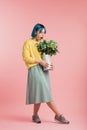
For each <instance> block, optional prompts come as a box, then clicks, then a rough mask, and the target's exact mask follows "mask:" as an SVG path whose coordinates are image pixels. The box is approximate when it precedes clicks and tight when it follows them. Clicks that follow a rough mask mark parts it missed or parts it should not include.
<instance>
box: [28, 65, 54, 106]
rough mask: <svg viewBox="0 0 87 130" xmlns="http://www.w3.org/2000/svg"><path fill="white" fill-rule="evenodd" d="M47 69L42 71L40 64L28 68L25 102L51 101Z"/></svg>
mask: <svg viewBox="0 0 87 130" xmlns="http://www.w3.org/2000/svg"><path fill="white" fill-rule="evenodd" d="M51 101H52V96H51V87H50V78H49V71H46V72H44V71H43V70H42V67H41V66H40V65H36V66H33V67H31V68H30V69H28V79H27V89H26V104H36V103H42V102H51Z"/></svg>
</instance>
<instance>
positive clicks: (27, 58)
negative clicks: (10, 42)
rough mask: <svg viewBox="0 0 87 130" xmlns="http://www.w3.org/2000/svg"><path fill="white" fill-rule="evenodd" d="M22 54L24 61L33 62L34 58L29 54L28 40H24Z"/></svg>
mask: <svg viewBox="0 0 87 130" xmlns="http://www.w3.org/2000/svg"><path fill="white" fill-rule="evenodd" d="M22 56H23V60H24V61H25V62H26V63H30V64H32V63H35V59H34V58H32V57H31V56H30V48H29V44H28V42H25V43H24V45H23V50H22Z"/></svg>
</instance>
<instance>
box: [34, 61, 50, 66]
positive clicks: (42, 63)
mask: <svg viewBox="0 0 87 130" xmlns="http://www.w3.org/2000/svg"><path fill="white" fill-rule="evenodd" d="M36 63H39V64H40V65H42V66H43V67H48V63H47V62H46V61H44V60H36Z"/></svg>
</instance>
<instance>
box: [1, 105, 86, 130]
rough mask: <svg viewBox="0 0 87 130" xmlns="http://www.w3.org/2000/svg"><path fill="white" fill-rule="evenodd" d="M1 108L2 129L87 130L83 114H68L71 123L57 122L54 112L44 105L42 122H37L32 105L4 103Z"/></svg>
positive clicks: (41, 116) (41, 113) (40, 113)
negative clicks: (33, 119)
mask: <svg viewBox="0 0 87 130" xmlns="http://www.w3.org/2000/svg"><path fill="white" fill-rule="evenodd" d="M42 106H44V104H42ZM0 109H1V111H0V130H36V129H38V130H51V129H52V130H87V124H86V118H85V117H84V116H83V115H82V114H81V115H80V114H76V115H74V114H70V115H69V114H67V118H68V119H69V120H70V124H69V125H64V124H60V123H56V122H55V120H54V115H53V113H52V112H51V111H50V110H49V109H46V107H42V108H41V109H40V112H39V115H40V118H41V120H42V123H41V124H36V123H33V122H32V120H31V116H32V105H31V106H23V105H20V106H18V105H17V106H15V105H13V106H11V105H7V106H5V105H2V107H1V108H0ZM42 111H43V112H42Z"/></svg>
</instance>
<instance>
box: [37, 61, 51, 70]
mask: <svg viewBox="0 0 87 130" xmlns="http://www.w3.org/2000/svg"><path fill="white" fill-rule="evenodd" d="M35 63H38V64H40V65H42V66H43V67H48V66H49V64H48V63H47V62H46V61H44V60H35ZM50 69H51V70H53V64H51V65H50Z"/></svg>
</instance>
